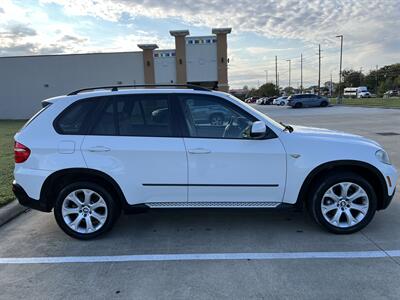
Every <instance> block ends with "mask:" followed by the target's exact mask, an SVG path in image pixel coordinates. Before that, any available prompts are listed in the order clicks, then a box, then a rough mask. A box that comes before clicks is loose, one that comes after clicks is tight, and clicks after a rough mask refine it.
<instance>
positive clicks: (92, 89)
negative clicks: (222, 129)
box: [67, 84, 212, 96]
mask: <svg viewBox="0 0 400 300" xmlns="http://www.w3.org/2000/svg"><path fill="white" fill-rule="evenodd" d="M137 87H186V88H188V89H193V90H197V91H206V92H212V90H210V89H208V88H205V87H202V86H199V85H195V84H133V85H108V86H96V87H90V88H82V89H79V90H76V91H73V92H71V93H69V94H67V96H73V95H77V94H79V93H80V92H85V91H94V90H105V89H110V90H111V91H112V92H116V91H118V90H119V89H120V88H137Z"/></svg>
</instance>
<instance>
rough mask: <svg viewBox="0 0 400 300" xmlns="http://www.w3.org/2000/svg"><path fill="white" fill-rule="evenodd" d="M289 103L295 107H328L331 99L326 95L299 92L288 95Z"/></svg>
mask: <svg viewBox="0 0 400 300" xmlns="http://www.w3.org/2000/svg"><path fill="white" fill-rule="evenodd" d="M288 105H289V106H291V107H293V108H301V107H317V106H321V107H326V106H328V105H329V100H328V98H326V97H322V96H318V95H314V94H297V95H291V96H289V97H288Z"/></svg>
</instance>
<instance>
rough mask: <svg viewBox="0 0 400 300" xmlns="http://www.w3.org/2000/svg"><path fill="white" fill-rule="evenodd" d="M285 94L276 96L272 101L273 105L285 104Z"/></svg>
mask: <svg viewBox="0 0 400 300" xmlns="http://www.w3.org/2000/svg"><path fill="white" fill-rule="evenodd" d="M287 98H288V97H287V96H281V97H278V98H276V99H275V100H274V101H273V102H272V103H273V104H275V105H280V106H284V105H286V104H287Z"/></svg>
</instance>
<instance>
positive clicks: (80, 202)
mask: <svg viewBox="0 0 400 300" xmlns="http://www.w3.org/2000/svg"><path fill="white" fill-rule="evenodd" d="M61 213H62V217H63V219H64V222H65V224H66V225H67V226H68V227H69V228H71V229H72V230H73V231H75V232H78V233H83V234H85V233H86V234H87V233H93V232H96V231H97V230H99V229H100V228H101V227H102V226H103V225H104V223H105V222H106V220H107V216H108V208H107V204H106V202H105V201H104V199H103V197H101V196H100V195H99V194H98V193H96V192H95V191H93V190H90V189H78V190H75V191H73V192H71V193H70V194H68V195H67V196H66V197H65V199H64V201H63V203H62V209H61Z"/></svg>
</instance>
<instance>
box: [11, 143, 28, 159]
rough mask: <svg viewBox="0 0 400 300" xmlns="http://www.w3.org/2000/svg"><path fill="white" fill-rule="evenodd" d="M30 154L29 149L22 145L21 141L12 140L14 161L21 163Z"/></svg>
mask: <svg viewBox="0 0 400 300" xmlns="http://www.w3.org/2000/svg"><path fill="white" fill-rule="evenodd" d="M30 154H31V150H30V149H29V148H28V147H26V146H25V145H22V144H21V143H18V142H14V159H15V163H17V164H19V163H23V162H24V161H26V160H27V159H28V157H29V155H30Z"/></svg>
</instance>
